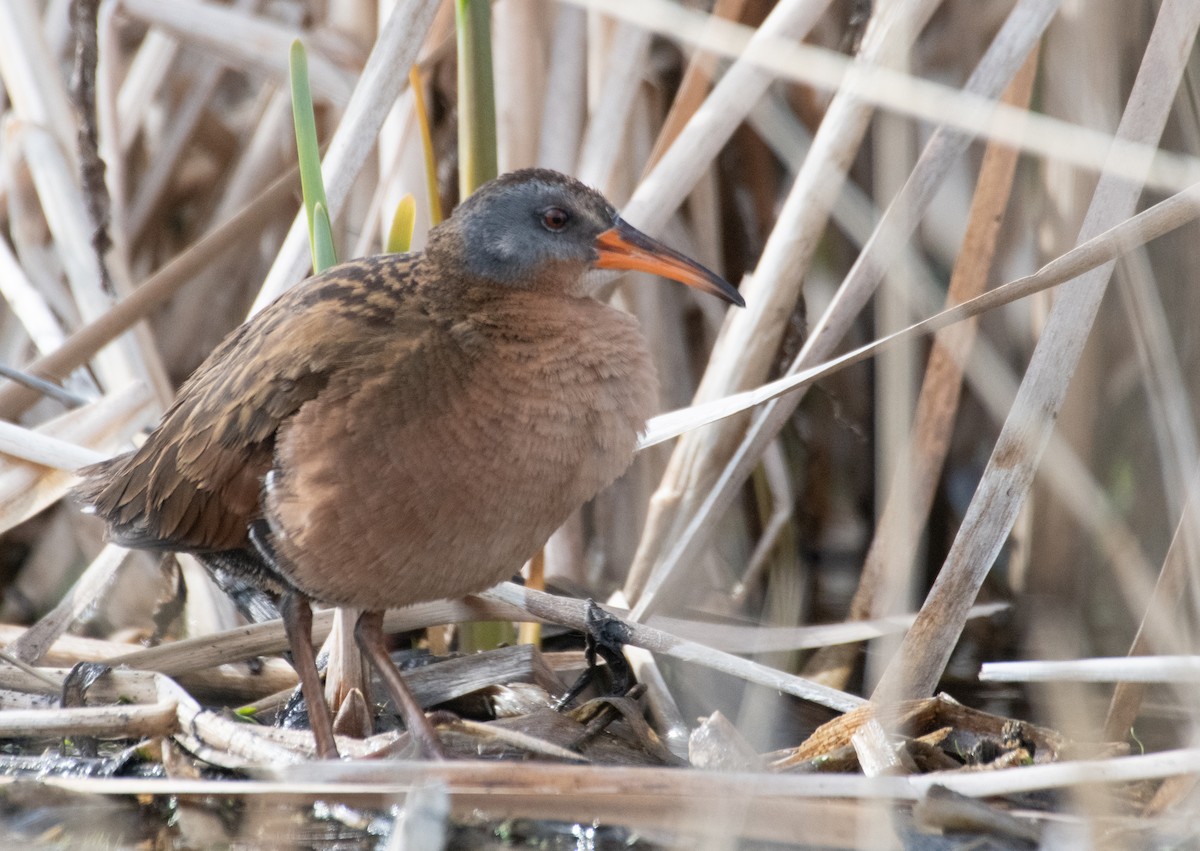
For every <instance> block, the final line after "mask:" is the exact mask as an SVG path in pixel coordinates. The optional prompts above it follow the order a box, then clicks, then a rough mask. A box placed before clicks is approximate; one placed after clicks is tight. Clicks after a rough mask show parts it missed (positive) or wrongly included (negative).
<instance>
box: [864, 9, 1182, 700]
mask: <svg viewBox="0 0 1200 851" xmlns="http://www.w3.org/2000/svg"><path fill="white" fill-rule="evenodd" d="M1198 27H1200V8H1198V7H1193V6H1189V5H1188V4H1186V3H1185V4H1180V3H1176V2H1168V3H1164V5H1163V6H1162V8H1161V9H1160V11H1159V15H1158V18H1157V21H1156V24H1155V28H1154V31H1153V33H1152V35H1151V38H1150V42H1149V44H1148V45H1147V48H1146V53H1145V56H1144V58H1143V61H1142V66H1141V69H1140V71H1139V75H1138V80H1137V81H1136V82H1135V84H1134V90H1133V92H1132V93H1131V94H1130V97H1129V102H1128V105H1127V107H1126V110H1125V114H1124V115H1123V116H1122V120H1121V126H1120V129H1119V130H1118V133H1117V135H1118V136H1120V137H1122V138H1127V139H1133V140H1135V141H1139V142H1142V143H1144V144H1154V143H1156V142H1157V140H1158V138H1159V136H1160V134H1161V133H1162V128H1163V126H1164V125H1165V123H1166V119H1167V115H1168V114H1169V111H1170V107H1171V103H1172V101H1173V98H1174V93H1175V86H1176V85H1177V84H1178V81H1179V79H1180V76H1181V75H1182V72H1183V67H1184V61H1185V57H1186V56H1187V55H1188V53H1189V51H1190V49H1191V45H1192V42H1193V40H1194V38H1195V34H1196V29H1197V28H1198ZM1148 166H1149V162H1148V161H1146V162H1144V167H1148ZM1140 190H1141V186H1140V183H1136V182H1131V181H1129V180H1127V179H1125V178H1117V177H1113V176H1112V175H1111V174H1107V173H1106V174H1103V175H1102V176H1101V178H1100V183H1099V185H1098V186H1097V189H1096V192H1095V194H1094V195H1093V200H1092V205H1091V207H1090V208H1089V211H1088V216H1087V217H1086V219H1085V222H1084V227H1083V230H1082V231H1081V233H1080V241H1085V240H1087V239H1089V238H1091V237H1092V236H1095V235H1097V234H1099V233H1101V232H1102V231H1104V230H1105V229H1107V228H1109V227H1112V226H1113V225H1114V224H1117V223H1119V222H1121V221H1122V220H1124V219H1127V218H1129V216H1130V215H1131V214H1132V212H1133V206H1134V204H1135V203H1136V201H1137V197H1138V194H1139V192H1140ZM1111 273H1112V264H1105V265H1104V266H1101V267H1099V268H1097V269H1096V270H1095V271H1093V272H1090V273H1088V274H1086V275H1083V276H1081V277H1080V278H1079V279H1077V280H1076V281H1074V282H1072V283H1071V284H1070V285H1068V286H1066V287H1064V288H1063V289H1062V290H1061V292H1060V295H1059V298H1057V299H1056V300H1055V303H1054V307H1053V308H1052V310H1051V313H1050V317H1049V319H1048V320H1047V324H1046V328H1045V330H1044V332H1043V335H1042V338H1041V340H1040V341H1039V343H1038V346H1037V348H1036V349H1035V350H1034V354H1033V358H1032V360H1031V361H1030V364H1029V368H1028V370H1027V372H1026V375H1025V378H1024V380H1023V381H1022V384H1021V390H1020V391H1019V393H1018V396H1017V399H1016V401H1015V403H1014V405H1013V409H1012V412H1011V413H1010V415H1009V418H1008V420H1007V421H1006V423H1005V427H1004V429H1003V431H1002V432H1001V435H1000V439H999V440H998V441H997V444H996V447H995V449H994V451H993V453H992V458H991V460H990V462H989V464H988V468H987V470H986V471H985V473H984V477H983V479H982V481H981V482H980V484H979V488H978V490H977V491H976V493H975V497H974V498H973V499H972V501H971V507H970V509H968V512H967V516H966V517H965V518H964V519H963V524H962V527H961V529H960V530H959V533H958V535H957V537H956V538H955V543H954V545H953V547H952V549H951V552H950V554H949V556H948V557H947V559H946V563H945V564H944V565H943V567H942V571H941V573H940V574H939V577H938V580H937V581H936V582H935V584H934V586H933V589H932V590H931V591H930V594H929V597H928V598H927V599H926V602H925V605H924V606H923V607H922V610H921V614H920V615H919V616H918V618H917V622H916V624H914V626H913V629H912V630H911V631H910V632H909V634H908V635H907V636H906V638H905V640H904V642H903V643H902V645H901V648H900V650H899V652H898V653H897V655H896V656H895V657H894V658H893V662H892V664H891V665H889V667H888V669H887V670H886V671H885V672H884V676H883V678H882V679H881V681H880V683H879V685H878V687H877V689H876V693H877V694H878V695H880V696H884V695H886V696H887V697H888V699H894V698H898V697H904V696H909V695H924V694H929V693H932V691H933V688H934V687H935V685H936V683H937V680H938V678H940V676H941V674H942V671H943V668H944V666H945V663H946V661H947V659H949V656H950V652H951V650H952V648H953V645H954V643H955V642H956V641H957V639H958V636H959V634H960V632H961V629H962V612H964V611H965V609H966V608H967V607H968V606H970V604H971V603H972V602H973V601H974V599H975V595H976V593H977V592H978V589H979V587H980V585H981V584H982V582H983V579H984V577H985V576H986V575H987V572H988V571H989V570H990V569H991V566H992V564H993V562H994V561H995V558H996V555H997V554H998V552H999V549H1000V547H1001V546H1002V544H1003V542H1004V539H1005V537H1007V534H1008V531H1009V529H1010V528H1011V527H1012V523H1013V521H1014V520H1015V517H1016V513H1017V510H1018V509H1019V507H1020V504H1021V502H1023V501H1024V498H1025V495H1026V494H1027V492H1028V488H1029V486H1030V484H1031V483H1032V480H1033V475H1034V471H1035V469H1036V466H1037V462H1038V460H1039V458H1040V456H1041V453H1042V451H1043V450H1044V449H1045V445H1046V439H1047V437H1048V434H1049V421H1050V420H1051V419H1053V416H1054V415H1055V413H1057V411H1058V409H1059V407H1060V406H1061V404H1062V399H1063V396H1064V395H1065V393H1066V387H1067V384H1068V382H1069V380H1070V376H1071V373H1072V372H1073V370H1074V366H1075V365H1076V364H1077V362H1078V360H1079V355H1080V353H1081V351H1082V349H1083V344H1084V342H1085V341H1086V339H1087V332H1088V330H1090V328H1091V325H1092V322H1093V321H1094V319H1095V315H1096V311H1097V309H1098V308H1099V303H1100V299H1101V297H1102V296H1103V295H1104V291H1105V289H1106V286H1105V285H1106V283H1107V280H1108V278H1109V276H1110V275H1111ZM897 660H902V661H903V664H898V663H897Z"/></svg>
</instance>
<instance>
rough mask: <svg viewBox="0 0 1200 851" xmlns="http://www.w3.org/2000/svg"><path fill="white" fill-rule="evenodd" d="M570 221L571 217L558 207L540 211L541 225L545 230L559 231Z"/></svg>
mask: <svg viewBox="0 0 1200 851" xmlns="http://www.w3.org/2000/svg"><path fill="white" fill-rule="evenodd" d="M570 220H571V216H570V215H569V214H568V213H567V211H566V210H564V209H562V208H560V207H548V208H546V209H545V210H543V211H542V225H543V226H544V227H545V228H546V230H552V231H560V230H562V229H563V228H565V227H566V226H567V222H569V221H570Z"/></svg>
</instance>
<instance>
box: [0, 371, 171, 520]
mask: <svg viewBox="0 0 1200 851" xmlns="http://www.w3.org/2000/svg"><path fill="white" fill-rule="evenodd" d="M155 415H156V411H155V407H154V404H153V399H152V398H151V396H150V394H149V392H148V391H147V389H146V387H145V385H143V384H135V385H131V386H129V387H126V388H124V389H123V390H119V391H114V392H112V393H110V394H109V395H107V396H103V397H101V398H100V399H98V400H96V401H95V402H92V403H90V404H88V405H85V406H84V407H82V408H77V409H75V410H73V411H68V412H67V413H65V414H63V415H61V416H59V417H56V418H54V419H52V420H50V421H49V422H46V423H43V424H42V425H40V426H38V427H37V428H36V429H32V430H29V429H22V428H20V427H19V426H15V425H12V424H11V423H3V426H2V428H3V434H4V435H5V437H6V439H7V444H6V445H7V449H6V451H7V452H8V453H10V454H11V455H12V456H13V457H11V458H9V459H7V463H5V464H3V465H0V531H7V530H9V529H11V528H12V527H13V526H15V525H17V524H18V523H21V522H23V521H24V520H27V519H29V518H30V517H32V516H33V515H35V514H37V513H38V512H39V511H41V510H43V509H45V508H46V507H48V506H49V505H51V504H52V503H54V502H56V501H57V500H59V499H61V498H62V497H63V496H64V495H65V494H66V492H67V488H68V487H70V485H71V484H72V483H73V482H74V479H75V477H74V473H73V472H72V471H73V470H74V469H75V468H77V467H79V466H81V465H82V464H89V463H92V462H94V461H99V460H102V459H103V458H105V457H107V456H108V455H110V454H111V453H112V452H113V450H115V449H116V448H117V447H119V446H123V445H125V444H126V443H127V442H128V441H129V438H130V437H131V436H132V435H133V434H135V433H136V432H137V431H138V430H140V429H141V428H143V427H144V426H145V425H146V423H147V422H149V421H150V420H151V419H152V418H153V417H154V416H155ZM21 457H25V458H28V459H29V460H27V461H21V460H17V459H19V458H21ZM55 468H57V469H55Z"/></svg>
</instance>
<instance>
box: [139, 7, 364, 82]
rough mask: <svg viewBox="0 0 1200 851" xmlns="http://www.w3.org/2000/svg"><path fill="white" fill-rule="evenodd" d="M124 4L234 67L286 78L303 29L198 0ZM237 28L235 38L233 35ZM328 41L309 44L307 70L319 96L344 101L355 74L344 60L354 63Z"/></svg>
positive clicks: (144, 18) (140, 15) (280, 79)
mask: <svg viewBox="0 0 1200 851" xmlns="http://www.w3.org/2000/svg"><path fill="white" fill-rule="evenodd" d="M118 2H119V4H120V6H119V8H120V10H121V11H122V12H124V13H125V14H127V15H130V16H132V17H134V18H137V19H138V20H141V21H144V22H146V23H148V24H151V25H153V26H156V27H161V28H162V29H163V30H165V31H167V32H168V33H171V34H172V35H174V36H175V37H176V38H181V39H184V40H186V41H187V43H189V44H191V45H194V46H197V47H202V48H203V49H204V50H206V51H208V52H210V53H212V54H215V55H217V56H220V57H222V58H223V59H224V60H225V61H226V62H228V63H229V65H230V66H232V67H237V68H243V69H253V70H255V71H260V72H263V73H265V74H266V75H268V76H270V77H273V78H274V79H275V80H277V81H278V82H281V83H282V82H283V81H284V80H286V79H287V73H288V72H287V56H288V48H289V46H290V45H291V43H292V42H293V41H295V40H296V39H297V38H303V36H304V33H303V32H301V31H300V30H298V29H294V28H291V27H286V26H283V25H281V24H278V23H275V22H273V21H269V20H267V19H266V18H263V17H261V16H259V15H254V14H250V13H249V12H248V11H247V10H246V9H245V7H244V6H243V8H231V7H229V6H221V5H218V4H216V3H209V2H200V0H174V2H172V3H159V2H155V0H118ZM231 33H237V35H238V37H237V38H230V34H231ZM334 46H336V45H334V44H332V43H331V42H330V41H327V40H326V41H321V42H318V43H316V44H312V45H309V57H308V63H309V74H310V76H311V77H312V91H313V96H314V97H316V98H321V99H325V100H328V101H331V102H333V103H335V104H345V103H347V101H349V99H350V96H351V88H352V81H353V77H352V75H351V73H350V72H349V71H346V70H344V69H343V68H342V67H340V66H342V65H350V64H353V59H352V55H347V54H346V53H345V52H343V53H342V55H337V54H333V55H330V54H329V53H327V52H326V51H325V48H328V47H334Z"/></svg>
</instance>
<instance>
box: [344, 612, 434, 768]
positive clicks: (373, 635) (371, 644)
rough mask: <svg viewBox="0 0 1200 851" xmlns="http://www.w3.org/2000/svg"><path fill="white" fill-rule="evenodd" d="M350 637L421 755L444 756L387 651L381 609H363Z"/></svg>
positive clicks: (419, 706) (421, 710)
mask: <svg viewBox="0 0 1200 851" xmlns="http://www.w3.org/2000/svg"><path fill="white" fill-rule="evenodd" d="M354 638H355V640H357V641H358V646H359V647H361V648H362V651H363V653H365V654H366V655H367V659H368V660H369V661H370V663H371V667H373V668H374V669H375V672H376V673H377V674H379V678H380V679H381V680H383V684H384V686H385V687H386V688H387V690H388V693H389V694H391V696H392V700H393V701H395V703H396V708H397V709H399V710H400V715H401V716H402V717H403V718H404V726H405V727H407V728H408V732H409V734H410V735H411V736H412V737H413V739H415V740H416V742H417V745H418V747H420V749H421V753H422V755H424V756H425V757H427V758H428V759H445V758H446V753H445V751H443V750H442V743H441V741H439V739H438V736H437V733H436V732H435V731H434V729H433V725H432V724H430V723H429V719H428V718H426V717H425V710H424V709H422V708H421V704H419V703H417V699H416V698H415V697H413V693H412V692H411V691H409V690H408V686H407V685H406V684H405V682H404V678H403V677H401V676H400V671H399V670H397V668H396V664H395V663H394V662H393V661H392V657H391V654H389V653H388V650H387V644H386V643H385V642H384V636H383V612H382V611H377V612H363V613H362V614H361V615H359V617H358V623H356V624H355V625H354Z"/></svg>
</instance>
